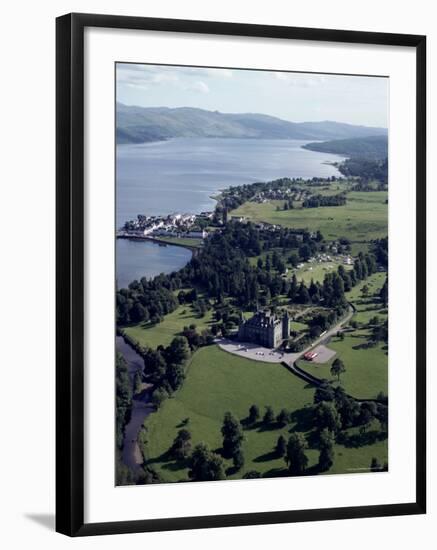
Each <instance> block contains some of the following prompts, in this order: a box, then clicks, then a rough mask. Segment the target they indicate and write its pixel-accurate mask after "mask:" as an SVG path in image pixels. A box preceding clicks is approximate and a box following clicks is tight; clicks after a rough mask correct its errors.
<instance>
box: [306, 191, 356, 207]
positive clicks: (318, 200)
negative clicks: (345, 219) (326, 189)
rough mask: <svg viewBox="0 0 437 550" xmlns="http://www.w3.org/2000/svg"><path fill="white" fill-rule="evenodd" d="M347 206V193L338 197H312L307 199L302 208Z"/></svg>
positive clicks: (339, 194)
mask: <svg viewBox="0 0 437 550" xmlns="http://www.w3.org/2000/svg"><path fill="white" fill-rule="evenodd" d="M345 204H346V195H345V193H338V194H337V195H312V196H311V197H309V198H308V199H305V200H304V201H303V203H302V208H319V207H321V206H344V205H345Z"/></svg>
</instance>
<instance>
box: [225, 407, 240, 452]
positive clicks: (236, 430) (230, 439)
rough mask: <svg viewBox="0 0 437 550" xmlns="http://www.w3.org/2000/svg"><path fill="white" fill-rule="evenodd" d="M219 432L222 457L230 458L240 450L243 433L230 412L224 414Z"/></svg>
mask: <svg viewBox="0 0 437 550" xmlns="http://www.w3.org/2000/svg"><path fill="white" fill-rule="evenodd" d="M221 431H222V435H223V455H224V456H225V457H227V458H231V457H232V456H234V455H235V453H237V451H239V450H240V446H241V443H242V441H243V431H242V429H241V425H240V423H239V422H238V420H237V419H236V418H235V417H234V416H232V414H231V413H230V412H227V413H226V414H225V417H224V420H223V426H222V430H221Z"/></svg>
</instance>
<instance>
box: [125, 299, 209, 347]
mask: <svg viewBox="0 0 437 550" xmlns="http://www.w3.org/2000/svg"><path fill="white" fill-rule="evenodd" d="M212 315H213V312H212V310H209V311H207V312H206V314H205V316H204V317H199V316H198V315H197V313H196V312H195V311H194V310H193V307H192V306H191V305H190V304H183V305H180V306H179V307H178V308H177V309H175V311H173V312H172V313H169V314H168V315H166V316H165V317H164V319H163V320H162V321H161V322H160V323H158V324H151V323H149V322H148V323H139V324H137V325H131V326H128V327H125V328H124V329H123V330H124V331H125V332H126V334H127V335H128V336H130V337H131V338H133V339H134V340H136V341H137V342H138V343H139V344H141V345H142V346H143V347H151V348H157V347H158V346H159V345H162V346H167V345H168V344H170V342H171V341H172V340H173V338H174V337H175V336H177V335H178V334H179V333H180V332H182V330H183V328H184V327H185V326H189V325H191V324H195V325H196V328H197V330H198V332H202V330H204V329H206V328H208V326H209V325H210V323H211V321H212Z"/></svg>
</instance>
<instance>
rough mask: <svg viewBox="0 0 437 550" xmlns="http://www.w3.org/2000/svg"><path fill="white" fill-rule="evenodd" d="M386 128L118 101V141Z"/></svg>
mask: <svg viewBox="0 0 437 550" xmlns="http://www.w3.org/2000/svg"><path fill="white" fill-rule="evenodd" d="M386 135H387V129H386V128H372V127H367V126H355V125H352V124H344V123H340V122H332V121H323V122H289V121H287V120H282V119H280V118H276V117H273V116H268V115H262V114H256V113H244V114H232V113H220V112H218V111H206V110H203V109H195V108H191V107H180V108H175V109H170V108H168V107H135V106H128V105H123V104H122V103H117V125H116V136H117V143H145V142H148V141H161V140H165V139H169V138H173V137H215V138H264V139H302V140H322V141H323V140H335V139H348V138H364V137H368V136H386Z"/></svg>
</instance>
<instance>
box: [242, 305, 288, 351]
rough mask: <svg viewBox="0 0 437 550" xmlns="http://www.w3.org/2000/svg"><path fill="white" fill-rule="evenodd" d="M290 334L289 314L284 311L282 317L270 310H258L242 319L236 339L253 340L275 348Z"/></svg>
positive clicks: (261, 344) (255, 342)
mask: <svg viewBox="0 0 437 550" xmlns="http://www.w3.org/2000/svg"><path fill="white" fill-rule="evenodd" d="M289 335H290V316H289V315H288V312H287V311H286V312H285V313H284V315H283V316H282V318H279V317H277V316H276V315H275V314H274V313H271V312H270V311H258V312H257V313H255V315H254V316H253V317H252V318H251V319H249V320H247V321H243V322H242V324H241V325H240V328H239V331H238V340H240V341H241V342H253V343H254V344H259V345H260V346H264V347H266V348H277V347H279V346H280V345H281V344H282V342H283V341H284V340H286V339H287V338H288V337H289Z"/></svg>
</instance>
